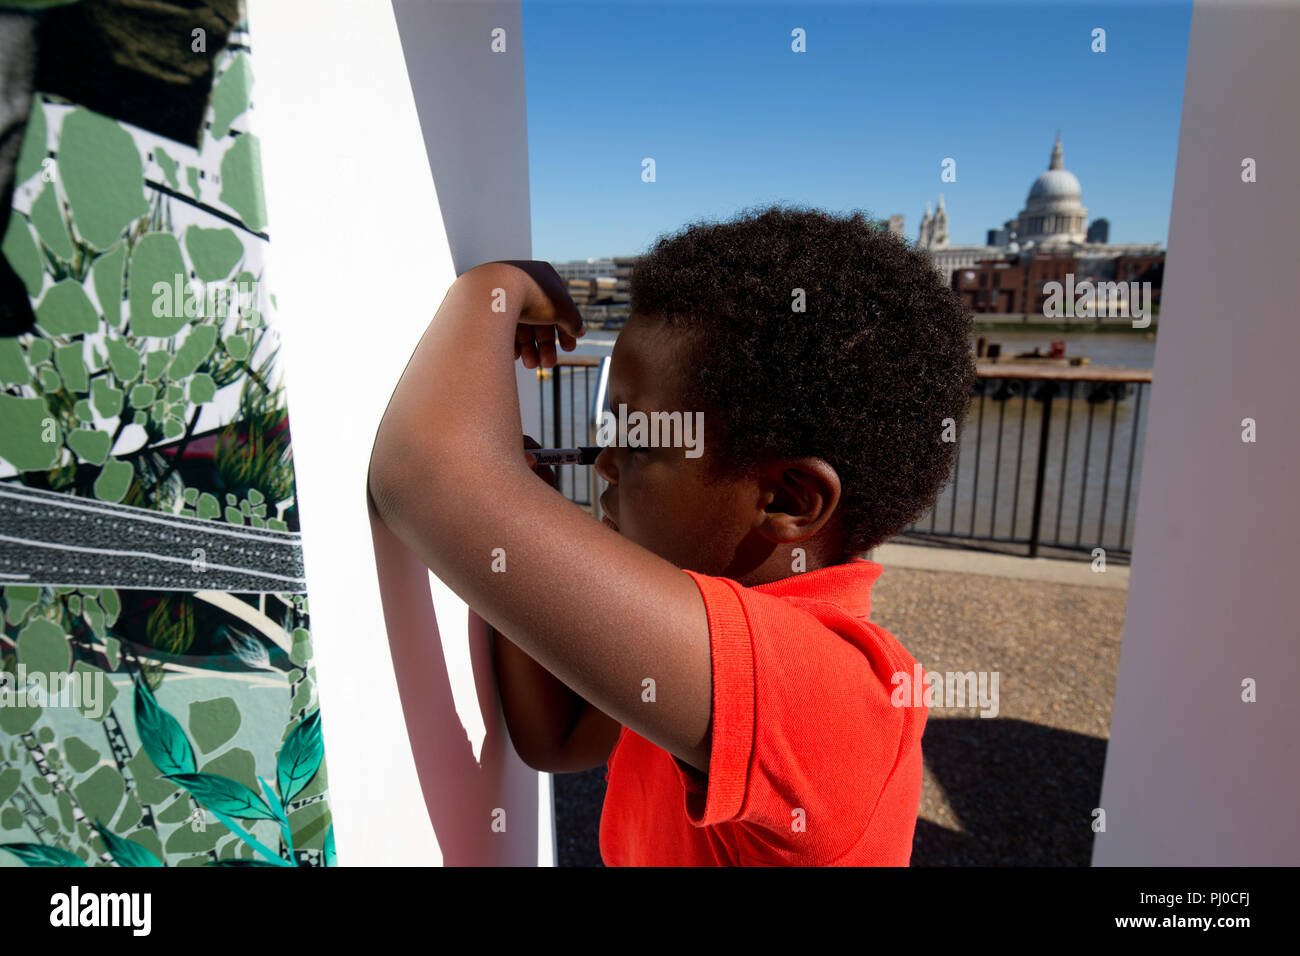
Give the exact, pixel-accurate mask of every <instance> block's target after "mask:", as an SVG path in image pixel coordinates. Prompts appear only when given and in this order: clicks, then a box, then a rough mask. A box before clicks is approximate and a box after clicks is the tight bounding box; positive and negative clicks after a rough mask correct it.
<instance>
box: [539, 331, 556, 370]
mask: <svg viewBox="0 0 1300 956" xmlns="http://www.w3.org/2000/svg"><path fill="white" fill-rule="evenodd" d="M534 334H535V335H536V336H537V356H538V358H539V359H540V360H541V363H542V367H543V368H554V367H555V361H556V354H555V326H553V325H539V326H536V327H535V330H534Z"/></svg>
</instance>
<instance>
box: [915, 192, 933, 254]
mask: <svg viewBox="0 0 1300 956" xmlns="http://www.w3.org/2000/svg"><path fill="white" fill-rule="evenodd" d="M933 225H934V217H933V216H931V215H930V204H929V202H927V203H926V204H925V215H924V216H922V217H921V234H920V235H919V236H917V237H916V245H917V248H920V249H929V248H930V232H931V229H932V228H933Z"/></svg>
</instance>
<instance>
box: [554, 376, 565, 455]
mask: <svg viewBox="0 0 1300 956" xmlns="http://www.w3.org/2000/svg"><path fill="white" fill-rule="evenodd" d="M551 422H552V428H551V432H552V438H553V439H554V441H552V443H551V447H552V448H563V447H564V445H563V443H562V442H561V441H560V366H558V365H557V366H555V368H553V369H551Z"/></svg>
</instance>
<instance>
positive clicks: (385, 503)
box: [366, 433, 411, 524]
mask: <svg viewBox="0 0 1300 956" xmlns="http://www.w3.org/2000/svg"><path fill="white" fill-rule="evenodd" d="M410 461H411V458H410V456H409V455H407V454H404V453H402V452H401V451H398V450H396V449H394V448H393V447H392V442H391V441H385V440H384V438H383V435H382V433H381V435H380V437H379V439H377V440H376V442H375V447H374V449H373V450H372V451H371V452H370V467H369V469H368V470H367V472H366V500H367V503H368V504H369V506H370V510H371V511H372V512H373V513H374V514H375V515H377V516H378V517H379V518H380V520H382V521H383V522H384V523H385V524H388V523H390V522H391V521H392V520H393V519H394V518H396V517H398V516H399V515H400V514H401V513H402V510H403V507H404V504H403V503H404V501H405V499H406V494H407V488H408V487H410V482H409V476H408V475H407V471H408V469H409V465H410Z"/></svg>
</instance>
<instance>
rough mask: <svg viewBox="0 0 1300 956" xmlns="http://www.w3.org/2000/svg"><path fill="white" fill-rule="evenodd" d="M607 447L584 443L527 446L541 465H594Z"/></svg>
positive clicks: (527, 449)
mask: <svg viewBox="0 0 1300 956" xmlns="http://www.w3.org/2000/svg"><path fill="white" fill-rule="evenodd" d="M604 450H605V449H604V448H602V447H601V446H600V445H583V446H582V447H581V448H525V449H524V451H525V452H526V453H527V454H529V455H532V456H533V457H534V458H536V459H537V464H539V465H594V464H595V463H596V458H597V457H598V456H599V455H600V453H601V452H602V451H604Z"/></svg>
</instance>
